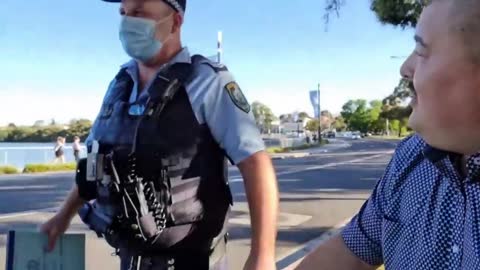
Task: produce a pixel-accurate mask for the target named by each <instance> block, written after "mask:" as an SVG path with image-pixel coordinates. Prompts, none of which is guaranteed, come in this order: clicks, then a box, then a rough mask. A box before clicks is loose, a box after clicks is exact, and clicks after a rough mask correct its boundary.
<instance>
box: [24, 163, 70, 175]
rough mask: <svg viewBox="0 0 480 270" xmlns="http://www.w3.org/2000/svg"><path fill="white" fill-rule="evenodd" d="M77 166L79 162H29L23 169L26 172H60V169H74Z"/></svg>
mask: <svg viewBox="0 0 480 270" xmlns="http://www.w3.org/2000/svg"><path fill="white" fill-rule="evenodd" d="M76 168H77V163H75V162H71V163H64V164H27V165H25V168H24V169H23V172H24V173H40V172H58V171H73V170H75V169H76Z"/></svg>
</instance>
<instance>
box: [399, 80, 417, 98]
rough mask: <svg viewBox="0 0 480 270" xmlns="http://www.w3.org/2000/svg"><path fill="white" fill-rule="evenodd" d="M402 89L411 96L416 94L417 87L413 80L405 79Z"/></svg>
mask: <svg viewBox="0 0 480 270" xmlns="http://www.w3.org/2000/svg"><path fill="white" fill-rule="evenodd" d="M401 88H403V91H404V93H408V94H410V95H414V94H416V90H415V86H414V85H413V80H410V79H407V78H403V79H402V82H401Z"/></svg>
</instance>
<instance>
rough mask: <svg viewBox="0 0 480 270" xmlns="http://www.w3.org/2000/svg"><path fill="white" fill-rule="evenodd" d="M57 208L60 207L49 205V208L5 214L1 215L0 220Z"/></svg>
mask: <svg viewBox="0 0 480 270" xmlns="http://www.w3.org/2000/svg"><path fill="white" fill-rule="evenodd" d="M57 209H58V207H49V208H42V209H35V210H29V211H22V212H16V213H9V214H3V215H0V220H2V219H11V218H18V217H24V216H30V215H35V214H39V213H41V212H52V211H57Z"/></svg>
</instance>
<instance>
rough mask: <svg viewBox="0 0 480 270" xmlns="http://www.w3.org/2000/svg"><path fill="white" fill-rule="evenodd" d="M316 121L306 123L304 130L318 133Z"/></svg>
mask: <svg viewBox="0 0 480 270" xmlns="http://www.w3.org/2000/svg"><path fill="white" fill-rule="evenodd" d="M318 126H319V124H318V119H312V120H310V121H308V122H307V125H306V126H305V129H306V130H308V131H311V132H318Z"/></svg>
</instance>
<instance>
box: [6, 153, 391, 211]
mask: <svg viewBox="0 0 480 270" xmlns="http://www.w3.org/2000/svg"><path fill="white" fill-rule="evenodd" d="M392 153H393V151H385V152H383V153H381V154H377V155H373V156H369V157H363V158H357V159H352V160H347V161H341V162H333V163H328V164H324V165H318V166H310V167H307V168H302V169H298V170H291V171H285V172H279V173H277V176H281V175H288V174H293V173H298V172H305V171H313V170H318V169H324V168H331V167H335V166H339V165H345V164H352V163H355V162H362V161H366V160H370V159H375V158H379V157H382V156H384V155H386V154H392ZM241 181H243V180H242V178H241V177H235V178H232V179H230V182H233V183H234V182H241ZM53 209H56V208H45V209H38V210H30V211H25V212H17V213H10V214H6V215H0V220H2V219H7V218H14V217H20V216H28V215H33V214H37V213H39V212H49V211H52V210H53Z"/></svg>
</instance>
